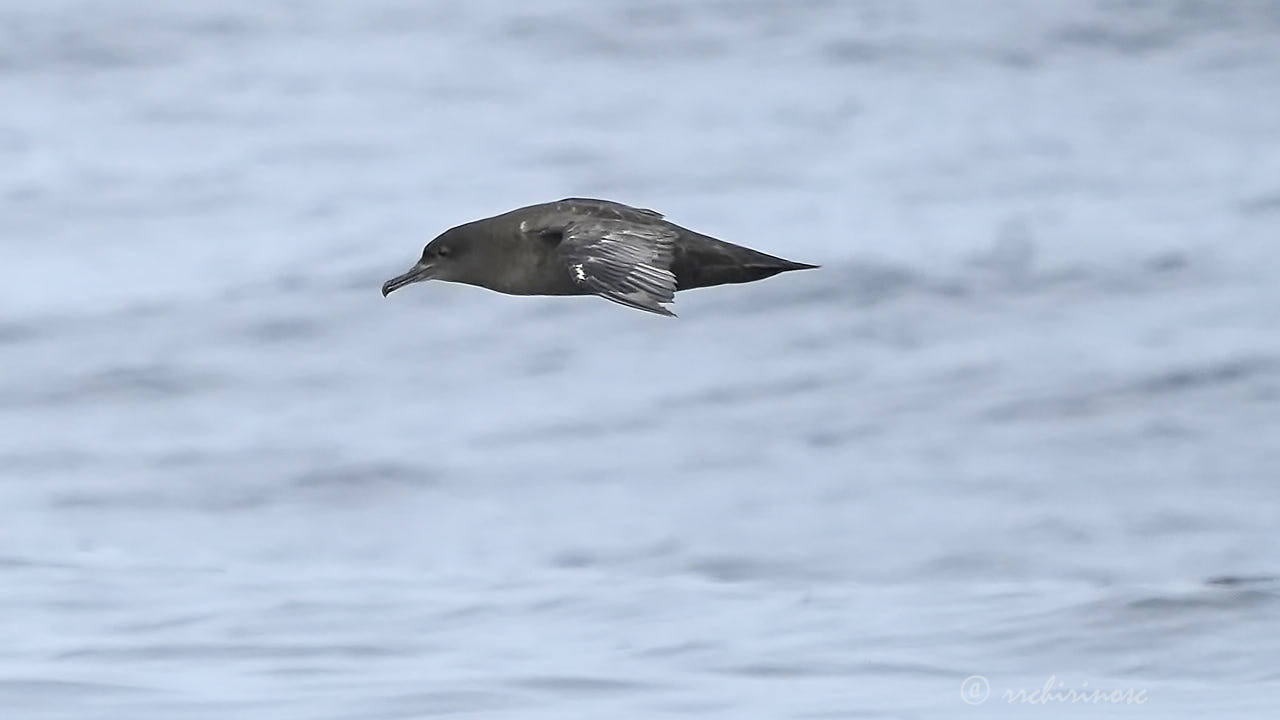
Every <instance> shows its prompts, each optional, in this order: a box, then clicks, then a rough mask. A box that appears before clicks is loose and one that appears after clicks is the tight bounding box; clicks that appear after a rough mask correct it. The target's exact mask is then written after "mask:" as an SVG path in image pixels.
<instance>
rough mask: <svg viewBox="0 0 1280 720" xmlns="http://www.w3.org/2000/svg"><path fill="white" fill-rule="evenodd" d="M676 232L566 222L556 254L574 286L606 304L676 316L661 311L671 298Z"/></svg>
mask: <svg viewBox="0 0 1280 720" xmlns="http://www.w3.org/2000/svg"><path fill="white" fill-rule="evenodd" d="M675 241H676V231H675V230H672V229H669V228H666V227H663V226H661V225H635V224H633V223H629V222H625V221H621V220H597V219H594V218H591V219H585V220H578V221H575V222H572V223H570V224H569V225H568V226H567V227H566V228H565V231H564V240H562V241H561V242H560V255H561V257H563V258H564V260H565V263H566V265H567V266H568V268H569V275H570V278H571V279H572V280H573V282H575V283H576V284H578V285H580V286H582V287H584V288H586V289H587V290H589V291H590V292H593V293H595V294H596V295H599V296H600V297H602V298H604V299H606V300H612V301H614V302H616V303H621V304H623V305H626V306H627V307H633V308H635V309H637V310H646V311H648V312H651V313H657V314H659V315H667V316H674V315H675V313H673V312H671V311H670V310H668V309H667V308H665V307H663V306H662V305H663V304H664V303H670V302H672V301H674V300H675V294H676V276H675V274H673V273H672V272H671V258H672V254H673V253H674V251H675Z"/></svg>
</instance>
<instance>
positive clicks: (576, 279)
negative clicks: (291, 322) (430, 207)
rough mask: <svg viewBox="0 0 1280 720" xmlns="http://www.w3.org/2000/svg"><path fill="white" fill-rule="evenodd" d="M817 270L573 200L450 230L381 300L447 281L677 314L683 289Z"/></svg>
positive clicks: (615, 207) (616, 206)
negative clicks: (423, 283) (672, 305)
mask: <svg viewBox="0 0 1280 720" xmlns="http://www.w3.org/2000/svg"><path fill="white" fill-rule="evenodd" d="M815 267H818V266H817V265H806V264H804V263H798V262H791V261H790V260H783V259H782V258H778V257H774V256H772V255H766V254H764V253H762V252H757V251H755V250H752V249H750V248H745V247H741V246H739V245H733V244H731V243H727V242H724V241H723V240H717V239H715V238H713V237H710V236H708V235H703V234H702V233H697V232H694V231H692V230H689V229H688V228H683V227H680V226H679V225H676V224H675V223H673V222H669V221H667V220H664V219H663V217H662V214H661V213H658V212H654V211H653V210H643V209H640V208H633V207H630V206H628V205H623V204H621V203H616V202H610V201H608V200H591V199H588V198H566V199H564V200H560V201H557V202H549V203H543V204H541V205H530V206H529V207H523V208H519V209H517V210H512V211H511V212H507V213H503V214H501V215H497V216H494V217H491V218H485V219H483V220H476V221H474V222H469V223H466V224H464V225H459V226H457V227H455V228H450V229H449V230H446V231H444V232H443V233H441V235H440V236H439V237H437V238H436V239H435V240H432V241H431V242H430V243H427V246H426V247H425V248H424V249H423V250H422V259H421V260H419V261H418V262H417V264H415V265H414V266H413V267H412V268H409V271H408V272H406V273H405V274H403V275H401V276H399V277H395V278H392V279H390V280H388V281H387V282H386V283H385V284H383V286H382V295H383V297H386V296H387V295H388V294H390V293H391V292H392V291H393V290H396V289H398V288H402V287H404V286H405V285H408V284H410V283H415V282H421V281H423V280H447V281H449V282H458V283H466V284H467V285H479V286H480V287H484V288H488V289H490V290H496V291H498V292H501V293H507V294H508V295H599V296H600V297H602V298H604V299H606V300H612V301H613V302H616V303H621V304H622V305H626V306H627V307H633V308H636V309H637V310H645V311H647V312H651V313H657V314H659V315H668V316H674V315H675V313H673V312H671V311H670V310H668V309H667V308H665V307H663V305H664V304H667V303H671V302H673V301H674V300H675V293H676V291H677V290H689V289H690V288H698V287H707V286H710V285H723V284H726V283H744V282H751V281H753V280H761V279H764V278H767V277H770V276H772V275H777V274H778V273H780V272H786V271H787V270H805V269H808V268H815Z"/></svg>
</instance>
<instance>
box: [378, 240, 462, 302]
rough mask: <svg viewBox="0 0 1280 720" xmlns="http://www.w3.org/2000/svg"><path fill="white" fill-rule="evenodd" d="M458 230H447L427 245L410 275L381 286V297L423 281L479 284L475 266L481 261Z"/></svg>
mask: <svg viewBox="0 0 1280 720" xmlns="http://www.w3.org/2000/svg"><path fill="white" fill-rule="evenodd" d="M459 229H460V228H453V229H452V230H448V231H446V232H444V233H442V234H441V235H440V236H439V237H437V238H436V239H435V240H432V241H431V242H429V243H427V246H426V247H424V248H423V249H422V258H421V259H419V260H418V262H416V263H414V266H413V267H411V268H409V270H408V272H406V273H404V274H403V275H398V276H396V277H393V278H391V279H390V280H388V281H386V282H385V283H383V284H382V296H383V297H386V296H387V295H389V294H391V292H393V291H395V290H398V289H400V288H402V287H404V286H405V285H410V284H413V283H416V282H422V281H423V280H445V281H448V282H460V283H470V284H477V283H476V282H475V279H476V278H478V277H479V275H478V270H479V268H477V267H473V265H476V264H477V263H478V262H479V257H478V254H477V253H473V252H471V250H472V249H473V248H472V247H471V243H470V242H469V241H468V240H469V239H468V238H466V237H464V236H463V234H462V233H460V232H457V231H458V230H459Z"/></svg>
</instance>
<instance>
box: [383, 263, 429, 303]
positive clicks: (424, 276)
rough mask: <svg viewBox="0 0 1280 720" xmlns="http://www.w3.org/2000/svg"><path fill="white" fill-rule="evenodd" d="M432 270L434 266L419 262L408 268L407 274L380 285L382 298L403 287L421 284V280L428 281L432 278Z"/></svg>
mask: <svg viewBox="0 0 1280 720" xmlns="http://www.w3.org/2000/svg"><path fill="white" fill-rule="evenodd" d="M434 270H435V266H433V265H430V264H427V263H422V262H420V263H418V264H417V265H414V266H413V267H411V268H409V272H407V273H405V274H403V275H398V276H396V277H393V278H391V279H390V280H388V281H386V282H384V283H382V297H386V296H388V295H390V294H391V292H392V291H393V290H399V289H400V288H402V287H404V286H405V285H409V284H411V283H416V282H422V281H423V280H430V279H431V278H432V277H433V275H432V273H433V271H434Z"/></svg>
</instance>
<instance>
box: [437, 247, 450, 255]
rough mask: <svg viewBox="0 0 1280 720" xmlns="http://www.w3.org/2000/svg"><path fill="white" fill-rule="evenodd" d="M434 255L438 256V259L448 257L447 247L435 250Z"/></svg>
mask: <svg viewBox="0 0 1280 720" xmlns="http://www.w3.org/2000/svg"><path fill="white" fill-rule="evenodd" d="M436 254H437V255H439V256H440V257H449V248H447V247H439V248H436Z"/></svg>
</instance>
